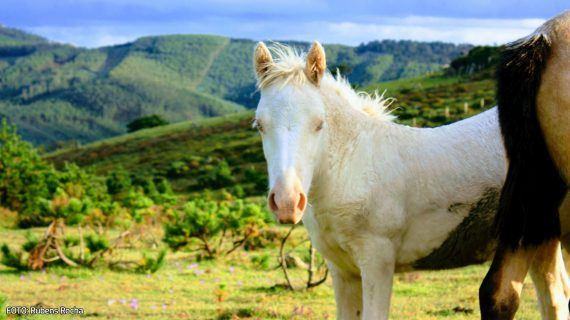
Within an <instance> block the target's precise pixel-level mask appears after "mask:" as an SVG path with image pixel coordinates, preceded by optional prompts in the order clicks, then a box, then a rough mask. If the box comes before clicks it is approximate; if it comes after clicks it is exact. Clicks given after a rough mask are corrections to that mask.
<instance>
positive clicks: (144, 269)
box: [135, 249, 166, 274]
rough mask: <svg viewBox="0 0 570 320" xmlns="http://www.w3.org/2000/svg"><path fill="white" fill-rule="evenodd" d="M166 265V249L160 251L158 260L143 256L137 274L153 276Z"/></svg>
mask: <svg viewBox="0 0 570 320" xmlns="http://www.w3.org/2000/svg"><path fill="white" fill-rule="evenodd" d="M165 263H166V249H162V250H160V252H159V253H158V255H157V256H156V258H153V257H151V256H150V255H147V254H143V260H142V263H141V264H139V266H138V267H137V268H136V270H135V271H136V272H138V273H144V274H151V273H155V272H157V271H158V270H159V269H160V268H162V267H163V266H164V264H165Z"/></svg>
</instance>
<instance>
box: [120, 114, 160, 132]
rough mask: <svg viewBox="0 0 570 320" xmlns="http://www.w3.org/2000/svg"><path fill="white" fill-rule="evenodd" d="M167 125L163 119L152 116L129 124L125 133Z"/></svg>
mask: <svg viewBox="0 0 570 320" xmlns="http://www.w3.org/2000/svg"><path fill="white" fill-rule="evenodd" d="M167 124H168V121H166V120H165V119H164V118H162V117H161V116H159V115H156V114H153V115H150V116H144V117H141V118H138V119H136V120H134V121H132V122H130V123H129V124H127V131H128V132H135V131H138V130H142V129H147V128H154V127H159V126H164V125H167Z"/></svg>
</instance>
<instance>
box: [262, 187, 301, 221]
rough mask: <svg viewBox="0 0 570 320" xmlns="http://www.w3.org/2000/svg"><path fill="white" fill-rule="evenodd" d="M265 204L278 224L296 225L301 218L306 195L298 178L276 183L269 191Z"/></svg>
mask: <svg viewBox="0 0 570 320" xmlns="http://www.w3.org/2000/svg"><path fill="white" fill-rule="evenodd" d="M287 180H288V181H287ZM291 180H292V181H291ZM267 203H268V206H269V209H270V210H271V212H273V214H275V217H276V218H277V220H278V221H279V223H282V224H297V223H299V221H301V218H303V213H304V212H305V208H306V206H307V195H306V194H305V192H304V191H303V187H302V186H301V182H300V181H299V179H298V178H296V177H295V178H293V179H284V180H279V181H277V183H276V184H275V186H274V187H273V188H272V189H271V191H270V192H269V197H268V198H267Z"/></svg>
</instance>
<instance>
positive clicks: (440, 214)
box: [254, 43, 506, 320]
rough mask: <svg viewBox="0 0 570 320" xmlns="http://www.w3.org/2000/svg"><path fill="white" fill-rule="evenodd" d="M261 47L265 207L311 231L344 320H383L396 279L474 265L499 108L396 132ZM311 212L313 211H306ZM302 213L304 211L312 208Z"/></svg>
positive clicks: (497, 152)
mask: <svg viewBox="0 0 570 320" xmlns="http://www.w3.org/2000/svg"><path fill="white" fill-rule="evenodd" d="M273 49H274V50H273V53H274V54H275V55H276V57H275V60H274V59H273V57H272V54H271V52H270V51H269V50H268V48H267V47H266V46H265V45H264V44H263V43H260V44H259V45H258V46H257V48H256V50H255V57H254V64H255V70H256V73H257V78H258V87H259V89H260V92H261V99H260V101H259V105H258V107H257V111H256V119H255V126H257V128H258V129H259V131H260V133H261V136H262V140H263V149H264V153H265V157H266V159H267V164H268V171H269V184H270V189H271V190H270V193H269V198H268V202H269V207H270V209H271V210H272V211H273V212H274V213H275V214H276V216H277V218H278V220H279V221H280V222H282V223H297V222H299V221H300V220H301V219H302V220H303V223H304V224H305V226H306V227H307V229H308V231H309V234H310V237H311V241H312V242H313V244H314V246H315V247H316V248H317V249H318V250H319V251H320V252H321V254H322V255H323V256H324V257H325V258H326V259H327V261H328V263H329V267H330V269H331V273H332V277H333V283H334V290H335V296H336V302H337V313H338V318H339V319H360V318H362V319H370V320H372V319H374V320H378V319H387V318H388V312H389V307H390V296H391V290H392V279H393V274H394V272H395V271H397V270H405V269H412V268H419V269H421V268H423V269H438V268H439V269H441V268H448V267H458V266H463V265H468V264H472V263H480V262H482V261H485V260H487V259H488V258H490V253H491V252H492V250H493V249H494V243H493V240H492V239H493V237H492V228H491V224H492V221H493V217H494V213H495V210H496V205H497V201H498V191H499V190H500V188H501V186H502V183H503V181H504V177H505V172H506V164H505V159H504V150H503V146H502V140H501V135H500V132H499V126H498V121H497V114H496V109H492V110H489V111H487V112H484V113H482V114H480V115H478V116H475V117H473V118H470V119H467V120H464V121H460V122H457V123H454V124H452V125H448V126H443V127H439V128H435V129H418V128H412V127H407V126H403V125H398V124H395V123H393V122H392V119H393V117H392V116H391V115H389V114H388V113H387V112H386V110H385V109H386V106H385V101H384V100H382V99H379V98H374V97H370V96H368V95H364V94H358V93H356V92H355V91H354V90H353V89H352V88H351V87H350V85H349V84H348V83H347V82H346V81H345V80H343V79H341V78H340V77H338V78H336V79H335V78H334V77H333V76H331V75H330V74H329V73H328V72H327V71H326V59H325V52H324V50H323V48H322V47H321V45H320V44H318V43H315V44H314V45H313V47H312V48H311V50H310V51H309V53H308V54H307V56H306V57H305V56H303V55H299V54H297V53H295V52H294V51H293V50H291V49H289V48H286V47H283V46H280V45H277V46H275V47H274V48H273ZM309 203H310V204H311V205H308V204H309ZM307 207H308V208H307Z"/></svg>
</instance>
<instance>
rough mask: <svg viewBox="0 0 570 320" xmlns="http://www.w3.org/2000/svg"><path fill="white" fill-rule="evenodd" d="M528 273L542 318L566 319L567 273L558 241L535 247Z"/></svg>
mask: <svg viewBox="0 0 570 320" xmlns="http://www.w3.org/2000/svg"><path fill="white" fill-rule="evenodd" d="M530 275H531V277H532V281H533V282H534V286H535V288H536V293H537V295H538V304H539V307H540V313H541V314H542V318H543V319H557V320H566V319H568V287H567V285H568V275H567V273H566V267H565V266H564V260H563V259H562V250H561V248H560V241H558V240H550V241H548V242H546V243H544V244H542V245H540V246H539V247H538V248H537V249H536V254H535V256H534V260H533V262H532V265H531V267H530Z"/></svg>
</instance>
